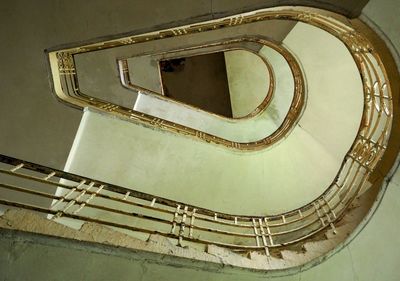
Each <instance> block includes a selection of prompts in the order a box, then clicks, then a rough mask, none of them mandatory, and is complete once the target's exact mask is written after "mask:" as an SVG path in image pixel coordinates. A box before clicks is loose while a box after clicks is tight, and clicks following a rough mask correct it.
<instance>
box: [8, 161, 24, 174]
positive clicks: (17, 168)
mask: <svg viewBox="0 0 400 281" xmlns="http://www.w3.org/2000/svg"><path fill="white" fill-rule="evenodd" d="M23 166H24V163H21V164H19V165H17V166H15V167H14V168H12V169H11V170H10V172H13V173H14V172H16V171H17V170H19V169H21V168H22V167H23Z"/></svg>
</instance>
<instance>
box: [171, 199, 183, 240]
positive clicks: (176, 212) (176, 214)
mask: <svg viewBox="0 0 400 281" xmlns="http://www.w3.org/2000/svg"><path fill="white" fill-rule="evenodd" d="M180 209H181V205H177V206H176V210H175V214H174V218H173V220H172V227H171V233H174V232H175V228H176V223H177V219H178V215H179V210H180Z"/></svg>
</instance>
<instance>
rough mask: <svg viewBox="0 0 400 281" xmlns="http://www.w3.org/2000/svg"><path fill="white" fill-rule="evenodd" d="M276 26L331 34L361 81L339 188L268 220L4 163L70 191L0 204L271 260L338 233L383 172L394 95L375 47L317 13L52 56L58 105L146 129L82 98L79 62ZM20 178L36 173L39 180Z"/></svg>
mask: <svg viewBox="0 0 400 281" xmlns="http://www.w3.org/2000/svg"><path fill="white" fill-rule="evenodd" d="M272 18H274V19H276V18H281V19H292V20H298V21H303V22H307V23H310V24H312V25H315V26H318V27H320V28H322V29H324V30H326V31H328V32H329V33H331V34H333V35H334V36H336V37H337V38H339V39H340V40H341V41H342V42H343V43H344V44H345V45H346V47H347V48H348V50H349V51H350V53H351V55H352V56H353V58H354V61H355V62H356V64H357V66H358V69H359V71H360V75H361V77H362V82H363V86H364V111H363V118H362V123H361V124H360V128H359V131H358V134H357V136H356V138H355V141H354V143H353V145H352V146H351V148H350V149H349V151H348V153H347V154H346V156H345V158H344V161H343V162H342V165H341V167H340V169H339V172H338V174H337V176H336V178H335V180H334V181H333V182H332V184H331V185H330V186H329V187H328V188H327V189H326V191H325V192H324V193H323V194H322V195H321V196H319V197H318V198H316V199H315V200H313V201H312V202H310V203H308V204H306V205H304V206H302V207H301V208H298V209H295V210H291V211H289V212H286V213H282V214H275V215H269V216H256V215H255V216H253V215H233V214H225V213H221V212H218V211H214V210H209V209H205V208H201V207H198V206H193V205H189V204H185V203H184V202H178V201H174V200H170V199H166V198H162V197H158V196H153V195H150V194H147V193H143V192H138V191H135V190H134V189H131V188H125V187H121V186H117V185H113V184H110V183H105V182H101V181H98V180H95V179H91V178H87V177H82V176H78V175H75V174H72V173H68V172H64V171H60V170H56V169H51V168H48V167H45V166H43V165H38V164H34V163H31V162H27V161H23V160H19V159H16V158H12V157H8V156H5V155H0V162H1V163H3V164H5V165H9V166H8V169H1V170H0V173H1V174H3V175H5V176H6V177H12V178H13V179H14V178H18V179H23V180H26V181H28V182H36V183H42V184H45V185H47V186H50V187H53V188H54V191H56V189H57V188H58V189H59V190H60V189H61V190H63V191H65V193H64V194H63V195H54V194H56V192H54V194H52V193H46V192H42V191H37V190H33V189H30V188H27V187H23V186H17V185H13V184H10V183H2V184H1V185H0V188H2V189H7V190H10V191H12V192H19V193H26V194H30V195H32V196H37V197H43V198H47V199H49V200H56V201H57V203H56V204H52V205H51V206H49V207H43V206H35V205H31V204H27V203H22V202H18V201H15V200H14V201H12V200H8V199H6V198H1V199H0V204H3V205H7V206H15V207H19V208H25V209H29V210H34V211H39V212H42V213H47V214H50V215H53V216H54V218H55V219H58V218H61V217H67V218H72V219H76V220H82V221H90V222H96V223H100V224H104V225H108V226H112V227H117V228H122V229H127V230H132V231H138V232H143V233H157V234H160V235H163V236H165V237H169V238H175V239H177V240H178V243H179V245H182V242H183V241H190V242H194V243H200V244H214V245H219V246H222V247H227V248H233V249H237V250H241V251H246V250H257V251H258V250H259V251H265V252H266V254H267V255H269V249H271V248H282V247H284V246H286V245H290V244H295V243H298V242H300V241H303V240H305V239H307V238H309V237H312V236H313V235H315V234H317V233H319V232H321V231H324V230H326V229H327V228H329V227H330V228H332V230H333V231H335V223H336V222H337V221H338V220H339V219H340V218H341V216H343V214H344V213H345V212H346V211H347V210H348V207H349V206H350V204H352V203H353V202H354V200H355V198H356V197H357V196H359V195H360V194H361V192H362V191H363V190H364V189H365V188H366V187H368V186H367V184H368V180H369V179H370V177H371V176H372V174H373V172H374V171H375V169H376V168H377V167H378V163H379V161H380V160H381V158H382V157H383V155H384V153H385V151H386V148H387V146H388V140H389V137H390V130H391V126H392V119H393V104H392V92H391V88H390V84H389V81H388V77H387V74H386V72H385V68H384V66H383V63H382V61H381V59H380V57H379V55H378V53H377V52H376V51H375V49H374V48H373V46H372V45H371V43H370V42H369V41H368V40H367V39H366V38H365V37H363V36H362V35H361V34H360V33H358V32H357V31H356V30H355V29H354V28H352V27H351V26H349V24H348V23H343V22H340V21H338V20H335V19H333V18H330V17H326V16H323V15H319V14H315V13H306V12H302V11H296V10H285V9H283V10H280V11H279V12H277V11H274V12H265V11H264V12H259V13H257V12H256V13H252V14H248V15H245V16H240V17H231V18H228V19H222V20H216V21H215V22H213V24H212V25H210V24H209V23H207V24H199V25H192V26H190V27H187V28H185V29H184V30H185V31H184V32H183V31H181V29H173V30H165V31H160V32H155V33H151V34H148V35H143V36H131V37H129V38H123V39H118V40H112V41H107V42H103V43H101V44H100V43H96V44H92V45H88V46H84V47H78V48H72V49H67V50H62V51H56V52H53V53H50V54H49V55H50V57H51V63H52V70H53V79H54V82H55V88H56V92H57V94H58V95H59V97H60V98H62V99H63V100H65V101H67V102H70V103H71V104H74V105H77V106H82V107H83V106H92V107H96V108H100V109H102V110H105V111H108V112H112V113H113V114H117V115H121V116H126V117H128V118H131V119H134V120H140V121H141V122H151V121H152V120H153V118H152V117H151V116H148V115H145V114H139V113H137V112H133V111H132V110H127V109H124V108H122V107H120V106H116V105H113V104H110V103H107V102H104V101H100V100H97V99H95V98H92V97H89V96H86V95H84V94H82V93H80V92H79V88H78V86H77V80H76V79H77V78H76V71H75V66H74V62H73V55H74V54H77V53H81V52H87V51H93V50H97V49H102V48H111V47H114V46H116V45H118V44H119V45H123V44H132V43H136V42H144V41H148V40H159V39H160V38H165V37H168V36H181V33H182V34H187V33H190V32H199V29H200V30H204V29H205V30H207V29H213V28H214V26H230V25H233V24H240V23H247V22H252V21H259V20H266V19H272ZM128 39H129V40H128ZM295 79H301V77H300V76H299V77H295ZM300 104H301V101H300V100H299V101H298V104H296V105H295V106H296V107H297V106H300ZM289 114H290V113H289ZM153 123H156V125H157V126H161V127H163V128H169V129H171V130H175V131H182V132H183V133H185V134H190V135H197V133H196V132H195V131H194V130H192V129H190V128H185V127H179V126H178V125H176V124H172V123H168V122H167V121H166V122H161V123H160V122H153ZM285 126H289V125H288V124H286V125H285ZM208 137H209V136H208ZM206 140H209V139H206ZM210 141H212V140H210ZM222 143H223V142H222ZM269 143H270V142H269ZM224 144H226V145H227V146H231V147H235V148H237V149H250V148H251V149H257V148H261V147H265V145H267V144H266V143H254V144H248V146H246V148H244V147H243V146H242V145H241V144H240V145H237V144H232V143H230V142H227V143H224ZM20 171H33V172H35V173H36V175H31V174H27V173H26V172H25V173H22V172H20ZM71 182H72V183H71ZM93 189H94V190H93ZM56 207H57V208H56ZM127 208H128V209H127ZM129 208H130V209H129ZM94 210H96V212H97V211H99V212H103V213H102V214H107V216H103V215H101V216H99V215H97V213H96V212H95V211H94ZM83 213H84V214H83ZM119 216H122V217H124V218H130V220H126V219H121V217H119ZM131 218H134V219H135V220H137V221H140V222H141V224H140V226H137V225H135V224H134V223H135V221H133V220H132V219H131ZM121 220H122V221H123V222H121ZM132 221H133V222H132ZM166 227H167V228H166Z"/></svg>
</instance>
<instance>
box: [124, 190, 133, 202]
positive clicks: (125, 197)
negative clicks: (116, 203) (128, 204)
mask: <svg viewBox="0 0 400 281" xmlns="http://www.w3.org/2000/svg"><path fill="white" fill-rule="evenodd" d="M129 194H131V192H130V191H128V192H127V193H125V195H124V198H122V200H126V199H128V196H129Z"/></svg>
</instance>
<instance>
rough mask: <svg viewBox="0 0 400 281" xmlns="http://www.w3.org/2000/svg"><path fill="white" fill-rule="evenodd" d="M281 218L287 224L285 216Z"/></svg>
mask: <svg viewBox="0 0 400 281" xmlns="http://www.w3.org/2000/svg"><path fill="white" fill-rule="evenodd" d="M281 217H282V222H283V223H286V218H285V215H282V216H281Z"/></svg>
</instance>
